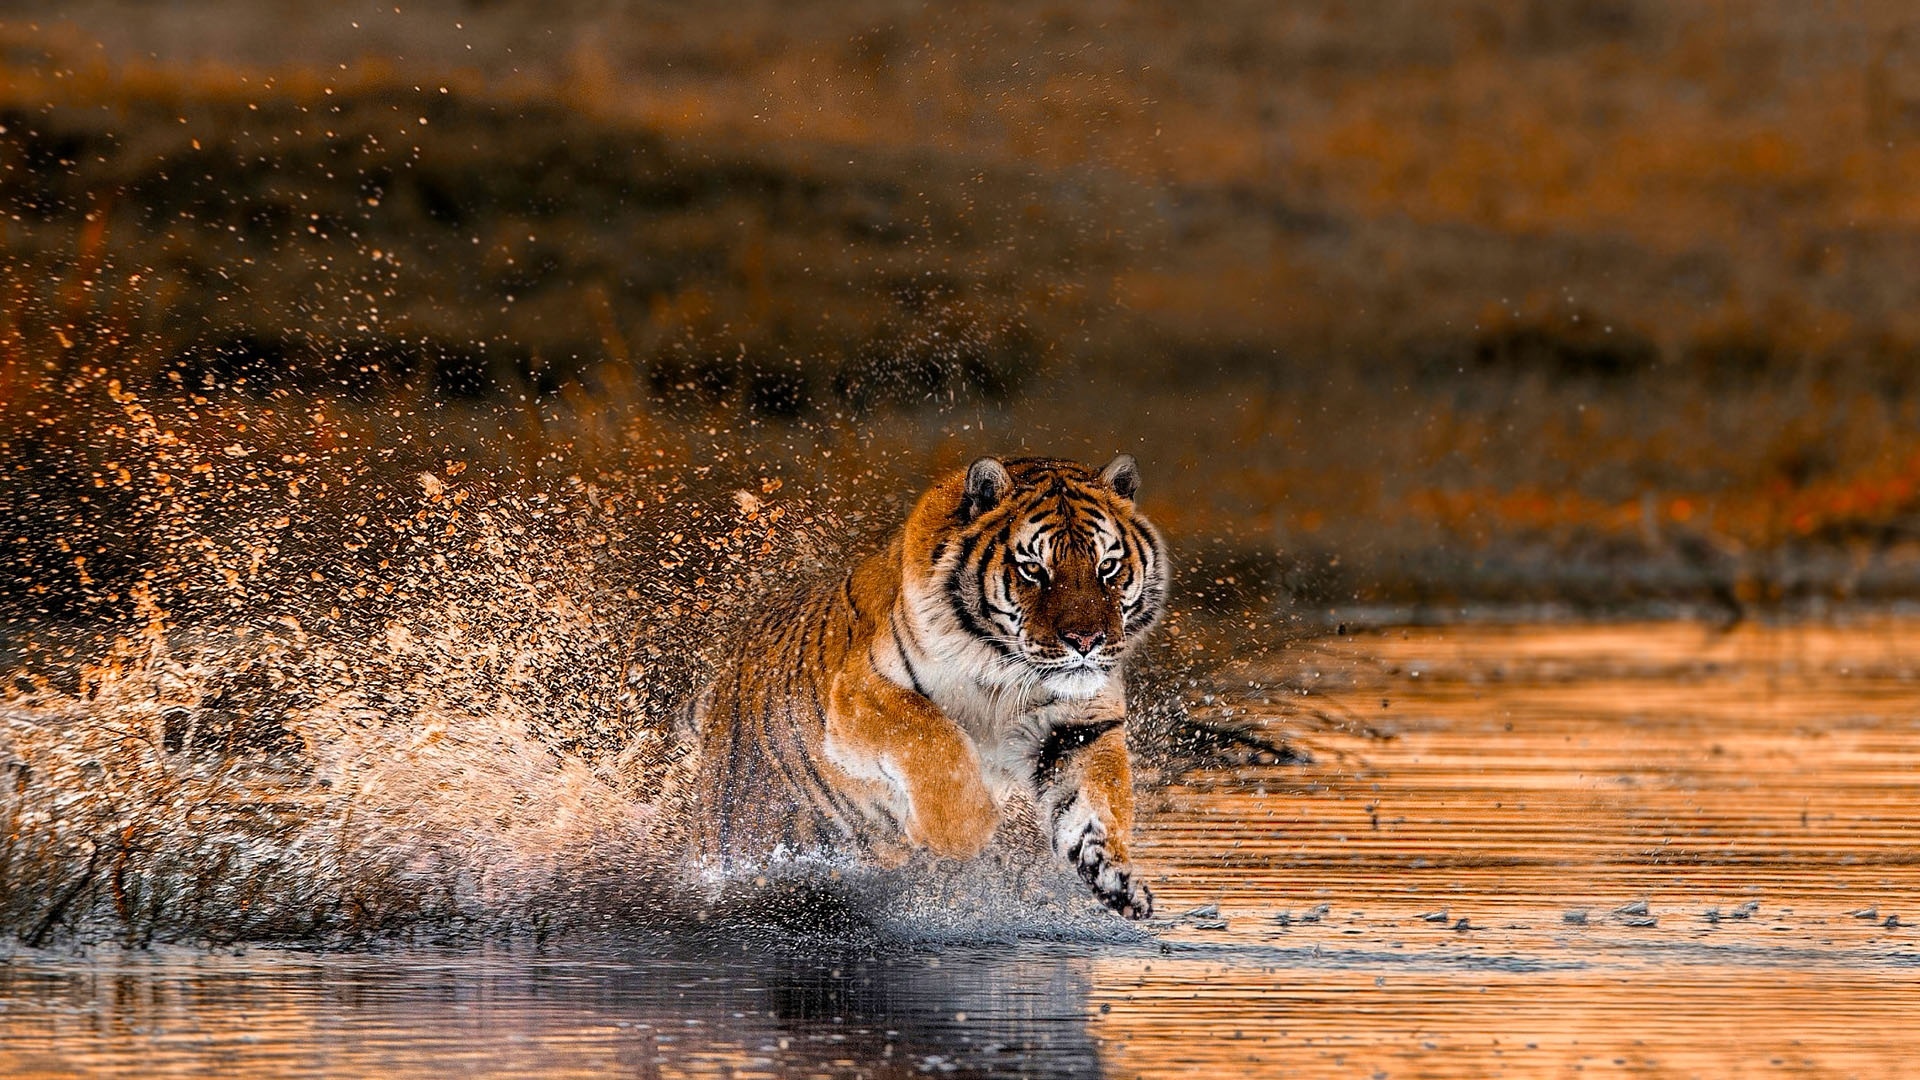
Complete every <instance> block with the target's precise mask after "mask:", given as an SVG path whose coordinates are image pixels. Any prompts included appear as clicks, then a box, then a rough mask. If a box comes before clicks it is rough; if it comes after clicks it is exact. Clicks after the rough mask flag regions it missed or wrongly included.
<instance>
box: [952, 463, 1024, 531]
mask: <svg viewBox="0 0 1920 1080" xmlns="http://www.w3.org/2000/svg"><path fill="white" fill-rule="evenodd" d="M1011 487H1013V477H1011V476H1008V475H1007V467H1006V466H1005V465H1002V464H1000V459H999V458H990V457H983V458H981V459H979V460H978V461H975V462H974V463H973V464H971V465H969V466H967V493H966V495H965V496H963V497H962V498H961V500H960V516H961V517H963V518H966V519H967V520H968V521H972V520H973V519H974V518H977V517H979V516H980V515H981V514H984V513H986V512H987V511H989V510H991V509H993V508H994V507H995V506H997V505H999V502H1000V500H1001V499H1004V498H1006V497H1007V490H1008V489H1009V488H1011Z"/></svg>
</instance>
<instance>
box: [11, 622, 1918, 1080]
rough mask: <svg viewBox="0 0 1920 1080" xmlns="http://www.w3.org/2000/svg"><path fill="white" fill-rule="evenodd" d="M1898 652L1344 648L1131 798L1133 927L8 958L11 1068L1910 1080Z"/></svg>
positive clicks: (1679, 638) (1622, 631)
mask: <svg viewBox="0 0 1920 1080" xmlns="http://www.w3.org/2000/svg"><path fill="white" fill-rule="evenodd" d="M1913 658H1920V623H1915V622H1902V621H1872V622H1859V623H1854V624H1850V625H1845V626H1807V625H1792V626H1781V627H1756V626H1743V627H1740V628H1738V629H1736V630H1734V631H1732V632H1728V633H1719V632H1715V631H1712V630H1709V629H1706V628H1703V627H1700V626H1697V625H1691V624H1659V625H1636V626H1608V627H1539V626H1533V627H1514V628H1475V629H1462V628H1450V629H1422V630H1408V631H1404V632H1403V631H1398V630H1396V631H1392V632H1390V633H1385V634H1379V635H1365V636H1358V637H1351V638H1336V639H1332V640H1330V641H1328V642H1323V643H1319V644H1315V645H1310V646H1305V647H1301V648H1297V649H1293V650H1290V651H1288V652H1285V653H1282V654H1280V655H1279V656H1278V658H1277V660H1276V661H1275V662H1272V663H1263V664H1262V666H1258V667H1249V668H1247V669H1245V670H1241V671H1235V672H1233V673H1232V675H1233V679H1232V681H1231V683H1230V685H1231V686H1232V687H1234V689H1232V690H1226V689H1224V688H1223V689H1222V690H1221V694H1220V701H1221V704H1220V706H1219V707H1220V708H1221V709H1222V710H1223V711H1225V712H1231V714H1232V716H1233V718H1234V719H1239V720H1250V721H1253V722H1257V723H1259V724H1261V725H1262V726H1263V727H1264V728H1265V729H1266V730H1267V732H1268V733H1269V734H1271V735H1275V736H1278V737H1280V738H1284V739H1285V740H1286V741H1288V742H1289V743H1290V744H1291V745H1293V746H1295V747H1297V748H1299V749H1302V750H1305V751H1306V752H1307V753H1308V754H1310V755H1311V757H1312V759H1313V760H1312V762H1311V763H1310V764H1305V765H1300V764H1293V765H1274V766H1260V767H1252V766H1249V767H1246V768H1240V769H1235V770H1232V771H1231V772H1221V773H1203V774H1199V775H1195V776H1190V777H1188V778H1187V779H1186V780H1185V781H1184V782H1183V783H1182V784H1181V785H1180V786H1178V787H1176V788H1173V789H1171V790H1165V791H1160V792H1156V793H1153V794H1152V795H1151V796H1150V797H1149V798H1148V799H1147V800H1146V802H1145V805H1144V807H1143V810H1144V812H1143V815H1142V824H1141V832H1142V835H1141V837H1140V841H1139V845H1138V848H1139V859H1140V862H1141V863H1142V864H1143V866H1144V867H1145V868H1146V869H1147V871H1148V872H1149V873H1150V874H1151V875H1152V877H1153V881H1154V887H1155V889H1156V892H1157V894H1158V897H1159V900H1160V905H1161V909H1162V914H1163V916H1165V917H1163V918H1161V919H1158V920H1156V921H1155V922H1154V923H1153V924H1151V926H1150V927H1149V931H1150V935H1151V936H1150V937H1144V938H1141V939H1138V940H1132V941H1128V940H1124V939H1120V940H1116V941H1114V942H1110V943H1097V942H1090V941H1086V940H1078V941H1069V942H1060V941H1042V940H1028V941H1024V942H1021V943H1017V944H1009V943H1003V944H986V943H980V942H975V943H970V944H944V945H939V944H926V943H918V944H903V943H902V944H886V943H871V942H870V943H865V944H862V945H859V946H857V947H853V946H849V947H847V948H844V949H837V950H830V951H822V950H813V951H800V950H790V951H786V952H781V953H767V952H764V951H755V952H748V951H742V950H741V949H740V948H738V947H734V946H728V945H724V944H722V945H715V944H712V943H708V944H706V945H703V946H696V945H693V944H691V943H687V942H684V941H682V942H646V941H639V940H625V941H622V942H620V943H618V944H615V945H610V946H591V945H582V944H577V943H576V944H567V945H562V946H556V947H550V948H547V949H538V948H535V947H532V946H519V947H513V948H504V947H484V948H483V947H474V948H468V949H401V950H383V951H374V952H359V953H331V954H308V953H299V952H291V951H282V950H262V949H255V950H252V951H250V952H246V953H244V954H231V953H225V952H222V953H217V954H216V953H205V952H190V951H162V952H155V953H131V954H121V953H117V952H103V953H98V954H96V955H94V956H92V957H90V958H80V959H75V958H72V957H62V956H57V955H52V954H37V953H21V954H17V955H15V956H13V957H12V958H11V959H10V960H8V961H7V962H6V964H5V965H4V967H0V1070H4V1071H5V1072H7V1073H8V1074H11V1075H26V1076H65V1075H123V1076H135V1075H138V1076H151V1075H202V1074H206V1073H209V1072H214V1071H218V1072H220V1073H222V1074H234V1075H245V1074H254V1075H331V1076H338V1075H397V1076H406V1075H449V1074H457V1075H501V1076H504V1075H527V1074H533V1073H540V1074H556V1075H563V1074H587V1073H592V1074H596V1075H636V1076H783V1075H794V1076H800V1075H836V1076H838V1075H845V1076H856V1075H875V1076H880V1075H1009V1076H1012V1075H1021V1076H1081V1075H1096V1074H1098V1075H1115V1076H1133V1075H1143V1076H1160V1075H1175V1074H1190V1075H1208V1076H1211V1075H1232V1074H1236V1073H1237V1074H1240V1075H1322V1074H1324V1075H1339V1076H1348V1075H1360V1076H1370V1075H1382V1074H1384V1075H1387V1076H1459V1077H1470V1076H1488V1075H1533V1074H1539V1073H1554V1074H1570V1073H1573V1072H1575V1071H1581V1072H1587V1073H1592V1072H1600V1073H1607V1072H1633V1073H1649V1074H1654V1075H1675V1076H1691V1075H1702V1076H1724V1075H1765V1074H1773V1073H1794V1074H1809V1075H1836V1076H1840V1075H1866V1076H1872V1075H1898V1074H1900V1073H1902V1072H1904V1071H1906V1063H1907V1062H1908V1061H1909V1060H1911V1059H1913V1058H1914V1057H1916V1055H1920V1025H1916V1024H1915V1022H1914V1021H1915V1020H1916V1019H1920V947H1916V943H1917V942H1920V931H1916V930H1915V929H1913V928H1912V927H1910V926H1909V925H1907V923H1908V921H1909V920H1911V921H1912V922H1915V923H1920V867H1916V862H1920V844H1916V840H1920V836H1916V834H1915V830H1914V829H1913V828H1912V821H1913V818H1914V816H1915V814H1914V812H1915V809H1916V807H1917V806H1920V799H1916V797H1915V795H1914V793H1913V789H1912V777H1913V775H1914V765H1915V764H1916V759H1917V758H1920V681H1917V680H1916V676H1920V659H1913ZM1303 690H1304V691H1305V692H1304V693H1303V692H1302V691H1303ZM1642 905H1644V907H1642ZM1216 906H1217V911H1216V910H1215V908H1216ZM1196 909H1197V910H1196ZM721 940H722V941H724V940H725V936H724V935H722V937H721Z"/></svg>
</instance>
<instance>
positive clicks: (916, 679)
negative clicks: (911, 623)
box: [889, 610, 927, 697]
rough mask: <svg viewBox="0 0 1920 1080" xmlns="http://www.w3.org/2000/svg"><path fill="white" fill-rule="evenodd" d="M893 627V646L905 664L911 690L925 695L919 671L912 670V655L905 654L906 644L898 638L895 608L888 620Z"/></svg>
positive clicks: (898, 626)
mask: <svg viewBox="0 0 1920 1080" xmlns="http://www.w3.org/2000/svg"><path fill="white" fill-rule="evenodd" d="M889 621H890V622H891V623H892V629H893V648H894V651H895V652H898V653H899V654H900V662H901V663H902V664H905V665H906V666H907V681H908V682H911V683H913V692H914V693H916V694H919V695H920V696H921V697H926V696H927V688H926V687H924V686H922V685H920V673H919V672H917V671H915V670H913V657H911V656H908V655H907V646H906V644H905V643H904V642H902V641H901V640H900V613H899V611H898V610H896V611H895V612H894V613H893V615H892V617H891V618H890V620H889Z"/></svg>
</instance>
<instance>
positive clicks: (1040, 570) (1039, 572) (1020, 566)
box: [1013, 559, 1047, 585]
mask: <svg viewBox="0 0 1920 1080" xmlns="http://www.w3.org/2000/svg"><path fill="white" fill-rule="evenodd" d="M1013 566H1014V569H1015V570H1018V571H1019V572H1020V576H1021V577H1022V578H1023V579H1025V580H1027V581H1030V582H1032V583H1033V584H1035V585H1038V584H1040V582H1041V580H1042V579H1043V578H1045V577H1046V576H1047V571H1046V568H1045V567H1043V566H1041V565H1040V564H1039V563H1037V562H1027V561H1026V560H1024V559H1023V560H1021V561H1019V562H1016V563H1014V564H1013Z"/></svg>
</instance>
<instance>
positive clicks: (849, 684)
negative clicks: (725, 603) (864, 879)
mask: <svg viewBox="0 0 1920 1080" xmlns="http://www.w3.org/2000/svg"><path fill="white" fill-rule="evenodd" d="M1138 486H1139V469H1138V467H1137V466H1136V465H1135V463H1134V460H1133V458H1131V457H1129V456H1127V455H1125V454H1122V455H1121V456H1119V457H1116V458H1114V459H1113V461H1112V462H1110V463H1109V464H1108V465H1107V466H1106V467H1105V468H1104V469H1101V470H1099V471H1098V472H1095V471H1094V470H1092V469H1090V468H1088V467H1086V466H1084V465H1080V464H1078V463H1075V462H1071V461H1061V460H1055V459H1049V458H1019V459H1013V460H1008V461H1000V460H998V459H995V458H991V457H985V458H981V459H980V460H978V461H975V462H974V463H973V464H972V465H971V466H969V467H968V468H967V469H965V470H964V471H956V472H954V473H952V474H950V475H948V476H945V477H943V478H942V479H941V480H940V481H939V482H938V483H936V484H934V485H933V488H932V489H931V490H930V491H928V492H927V493H926V494H925V495H923V496H922V497H921V498H920V500H919V502H918V503H917V504H916V505H915V507H914V509H913V511H912V513H911V514H909V515H908V517H907V521H906V524H905V526H904V527H903V528H902V529H901V530H900V531H899V532H898V533H896V534H895V536H894V538H893V540H892V542H891V543H890V544H888V546H887V547H886V549H885V550H883V551H881V552H878V553H877V554H874V555H872V556H870V557H868V558H867V559H865V560H864V561H862V562H861V563H860V564H859V565H857V566H855V567H854V568H853V569H852V570H851V571H850V572H849V573H847V574H846V575H845V576H844V577H839V578H835V579H831V580H830V581H829V582H828V583H826V584H824V585H821V586H819V587H816V588H813V589H811V590H809V591H806V592H803V593H801V594H799V595H796V596H793V597H791V598H790V599H788V600H787V601H786V602H783V603H777V604H774V605H771V606H770V607H769V608H768V609H766V610H764V611H763V612H762V613H761V614H760V616H759V617H758V618H757V619H755V620H754V621H753V622H751V623H750V624H749V625H748V626H747V627H746V628H745V631H744V633H743V635H742V637H741V640H740V641H739V642H738V643H737V646H736V648H735V650H734V652H733V653H732V659H731V661H729V662H728V663H727V664H726V665H724V666H723V667H722V668H721V672H720V674H719V676H718V677H717V678H716V679H714V681H713V682H712V683H710V684H709V685H708V686H707V687H706V688H705V689H703V690H702V691H701V692H700V693H698V694H697V695H696V696H695V697H694V698H693V699H692V700H691V702H690V703H689V707H688V709H687V712H686V714H685V721H686V722H687V723H689V724H690V725H691V726H692V728H693V732H694V733H697V745H698V752H697V759H696V761H695V762H693V763H692V764H693V767H694V770H695V771H694V778H695V782H694V791H693V794H694V800H695V806H694V808H693V809H694V812H695V813H696V814H697V815H698V816H697V818H696V822H695V824H696V829H697V832H698V843H697V846H698V851H697V854H698V855H699V857H700V858H701V859H702V861H703V862H705V863H706V864H707V865H709V866H719V867H738V866H741V865H750V864H757V863H764V862H766V861H770V860H771V861H777V860H781V859H794V858H807V857H809V856H813V855H816V854H831V855H846V854H851V855H853V856H856V857H864V858H868V859H872V860H874V861H876V862H878V863H880V864H882V865H897V864H898V863H900V862H901V861H903V860H905V859H906V858H907V857H908V855H910V854H911V852H912V851H913V850H914V849H917V848H924V849H926V850H928V851H930V852H932V853H934V854H935V855H938V856H942V857H946V858H953V859H965V858H970V857H972V856H974V855H977V854H979V853H980V851H981V850H982V849H984V848H985V847H986V846H987V843H988V841H990V840H991V839H992V837H993V834H994V830H995V828H996V827H997V826H998V824H999V818H1000V808H1001V805H1002V803H1004V802H1005V801H1006V800H1007V799H1009V798H1010V797H1012V796H1014V795H1015V794H1016V793H1018V794H1021V795H1024V797H1026V798H1028V799H1030V800H1031V802H1032V805H1033V806H1034V807H1035V809H1036V812H1037V815H1038V819H1039V820H1040V821H1041V822H1043V823H1045V824H1046V826H1047V828H1048V832H1049V834H1050V838H1051V843H1052V846H1053V850H1054V852H1055V853H1056V854H1057V855H1058V856H1059V857H1060V858H1063V859H1065V860H1066V861H1067V862H1068V864H1069V865H1071V866H1073V867H1074V868H1075V869H1076V870H1077V871H1078V872H1079V874H1080V877H1081V878H1082V880H1084V881H1085V882H1086V883H1087V885H1088V886H1089V887H1091V888H1092V890H1093V892H1094V895H1095V896H1097V897H1098V898H1099V899H1100V901H1101V902H1103V903H1104V904H1106V905H1107V906H1108V907H1110V908H1112V909H1113V910H1115V911H1117V912H1119V913H1120V914H1121V915H1124V916H1126V917H1127V918H1132V919H1144V918H1146V917H1148V916H1149V915H1151V914H1152V912H1153V895H1152V893H1151V892H1150V891H1149V890H1148V888H1147V886H1146V884H1145V882H1143V881H1139V880H1136V878H1135V876H1134V873H1133V870H1132V868H1131V867H1130V866H1129V865H1128V862H1127V839H1128V830H1129V828H1130V827H1131V825H1132V820H1133V789H1132V773H1131V770H1130V767H1129V764H1128V760H1127V743H1126V729H1125V724H1124V721H1125V719H1126V699H1125V689H1124V686H1123V679H1122V673H1121V662H1122V660H1123V659H1124V657H1125V656H1126V654H1127V652H1128V651H1129V650H1130V649H1132V648H1133V646H1134V645H1136V644H1137V643H1138V642H1139V641H1140V639H1141V638H1142V637H1143V636H1144V635H1145V634H1146V633H1147V631H1148V630H1149V629H1151V628H1152V626H1153V624H1154V623H1155V622H1156V621H1157V620H1158V619H1159V617H1160V613H1161V609H1162V607H1163V605H1164V603H1165V600H1166V583H1167V559H1166V552H1165V546H1164V543H1163V541H1162V540H1161V539H1160V535H1159V533H1157V532H1156V531H1155V530H1154V528H1153V526H1152V525H1151V524H1149V523H1148V522H1147V520H1146V519H1145V518H1143V517H1141V516H1140V514H1139V513H1138V512H1137V511H1136V510H1135V509H1134V505H1133V502H1134V495H1135V492H1136V490H1137V488H1138Z"/></svg>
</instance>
